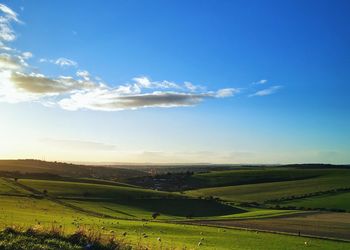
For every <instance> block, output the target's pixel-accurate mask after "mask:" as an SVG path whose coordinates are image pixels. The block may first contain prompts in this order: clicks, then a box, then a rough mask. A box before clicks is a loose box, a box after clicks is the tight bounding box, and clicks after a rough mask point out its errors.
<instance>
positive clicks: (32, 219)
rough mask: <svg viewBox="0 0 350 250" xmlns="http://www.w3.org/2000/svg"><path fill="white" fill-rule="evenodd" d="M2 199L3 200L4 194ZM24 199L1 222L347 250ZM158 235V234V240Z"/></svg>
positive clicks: (152, 243) (150, 242)
mask: <svg viewBox="0 0 350 250" xmlns="http://www.w3.org/2000/svg"><path fill="white" fill-rule="evenodd" d="M1 199H2V201H3V197H1ZM25 199H26V200H23V201H19V199H18V198H13V200H12V201H11V202H10V201H7V202H5V203H6V205H5V206H4V207H2V208H3V211H2V212H3V213H1V215H2V216H1V217H0V225H5V224H7V225H9V224H20V225H22V226H30V225H33V224H37V223H38V221H39V220H40V225H42V226H44V227H45V226H48V227H50V226H51V225H52V224H53V223H54V224H61V225H63V227H64V229H65V230H66V232H67V233H72V232H73V231H74V230H76V229H77V228H78V225H79V226H83V227H86V228H94V229H95V230H100V231H101V232H102V233H103V234H104V235H115V236H116V237H118V238H124V240H125V242H130V243H132V244H134V245H135V244H142V245H144V246H149V247H150V248H151V249H158V248H161V247H163V249H166V248H173V249H181V248H183V247H187V248H189V249H193V248H195V247H196V246H197V244H198V242H199V241H200V239H201V238H204V240H203V245H202V246H201V249H300V248H302V247H304V242H305V241H308V242H310V244H309V246H308V248H310V249H321V248H322V249H348V247H349V244H347V243H340V242H334V241H326V240H317V239H311V240H310V239H306V238H300V237H294V236H284V235H276V234H269V233H259V234H256V233H255V232H249V231H242V230H234V229H225V230H223V229H218V228H214V227H200V226H191V225H177V224H169V223H159V222H138V221H125V220H113V219H102V218H94V217H90V216H87V215H84V214H79V213H76V212H75V211H72V210H71V209H67V208H65V207H60V206H59V205H57V204H53V203H51V202H50V201H44V200H36V201H34V200H33V199H32V198H25ZM24 206H25V207H24ZM24 208H25V209H24ZM9 214H12V216H9ZM112 231H113V232H112ZM124 232H126V233H127V236H126V237H122V233H124ZM142 233H145V234H147V235H148V237H147V238H143V237H141V235H142ZM158 237H161V239H162V241H161V242H159V241H157V238H158Z"/></svg>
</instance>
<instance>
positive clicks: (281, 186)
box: [185, 170, 350, 202]
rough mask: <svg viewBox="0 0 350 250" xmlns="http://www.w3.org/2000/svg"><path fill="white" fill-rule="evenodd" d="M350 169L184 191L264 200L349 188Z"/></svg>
mask: <svg viewBox="0 0 350 250" xmlns="http://www.w3.org/2000/svg"><path fill="white" fill-rule="evenodd" d="M349 178H350V171H348V170H338V171H335V173H329V174H327V175H321V176H319V177H314V178H308V179H303V180H294V181H278V182H267V183H259V184H246V185H236V186H225V187H213V188H203V189H197V190H191V191H187V192H185V193H186V194H188V195H192V196H215V197H219V198H221V199H223V200H228V201H235V202H264V201H269V200H274V199H280V198H282V197H291V196H299V195H304V194H308V193H314V192H319V191H328V190H333V189H337V188H349V187H350V183H349Z"/></svg>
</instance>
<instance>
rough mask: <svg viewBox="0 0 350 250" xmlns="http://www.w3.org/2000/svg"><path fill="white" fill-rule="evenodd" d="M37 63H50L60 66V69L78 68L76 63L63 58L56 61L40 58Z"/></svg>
mask: <svg viewBox="0 0 350 250" xmlns="http://www.w3.org/2000/svg"><path fill="white" fill-rule="evenodd" d="M39 62H41V63H52V64H56V65H58V66H61V67H77V66H78V63H77V62H75V61H73V60H70V59H67V58H64V57H60V58H58V59H56V60H53V59H46V58H40V59H39Z"/></svg>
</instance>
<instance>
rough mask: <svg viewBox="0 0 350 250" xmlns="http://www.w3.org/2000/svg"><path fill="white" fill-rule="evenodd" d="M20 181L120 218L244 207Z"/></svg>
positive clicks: (202, 213) (132, 190)
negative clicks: (155, 213) (156, 213)
mask: <svg viewBox="0 0 350 250" xmlns="http://www.w3.org/2000/svg"><path fill="white" fill-rule="evenodd" d="M19 183H20V184H24V185H26V186H28V187H30V188H33V189H35V190H37V191H41V192H42V191H43V190H48V194H49V196H50V197H55V198H59V199H61V200H64V201H65V202H67V203H69V204H72V205H75V206H77V207H80V208H83V209H85V210H90V211H99V213H104V214H106V215H109V216H113V217H117V218H129V219H130V218H137V219H142V218H143V219H145V218H147V219H149V218H150V217H151V215H152V213H154V212H159V213H161V215H162V216H161V217H160V218H162V219H176V218H177V217H182V218H185V217H189V216H190V217H198V216H218V215H227V214H233V213H238V212H242V211H243V210H241V209H237V208H235V207H232V206H229V205H226V204H221V203H219V202H217V201H214V200H202V199H193V198H188V197H185V196H183V195H178V194H173V193H167V192H159V191H153V190H145V189H140V188H133V187H120V186H110V185H101V184H91V183H78V182H64V181H49V180H29V179H22V180H20V181H19Z"/></svg>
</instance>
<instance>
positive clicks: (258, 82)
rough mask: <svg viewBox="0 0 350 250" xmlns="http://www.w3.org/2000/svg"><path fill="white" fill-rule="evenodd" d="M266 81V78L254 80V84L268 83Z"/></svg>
mask: <svg viewBox="0 0 350 250" xmlns="http://www.w3.org/2000/svg"><path fill="white" fill-rule="evenodd" d="M266 83H267V80H265V79H262V80H259V81H256V82H253V84H266Z"/></svg>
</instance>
